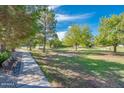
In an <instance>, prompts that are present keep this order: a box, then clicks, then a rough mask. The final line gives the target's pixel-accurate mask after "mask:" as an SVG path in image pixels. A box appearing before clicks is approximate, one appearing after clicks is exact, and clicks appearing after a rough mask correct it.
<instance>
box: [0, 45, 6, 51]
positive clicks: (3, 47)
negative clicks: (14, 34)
mask: <svg viewBox="0 0 124 93" xmlns="http://www.w3.org/2000/svg"><path fill="white" fill-rule="evenodd" d="M5 50H6V46H5V44H0V52H4V51H5Z"/></svg>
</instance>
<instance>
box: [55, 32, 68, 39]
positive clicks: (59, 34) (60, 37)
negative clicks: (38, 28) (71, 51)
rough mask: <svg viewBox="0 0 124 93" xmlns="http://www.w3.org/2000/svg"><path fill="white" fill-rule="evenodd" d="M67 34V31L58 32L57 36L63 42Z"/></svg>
mask: <svg viewBox="0 0 124 93" xmlns="http://www.w3.org/2000/svg"><path fill="white" fill-rule="evenodd" d="M65 33H66V31H61V32H57V35H58V37H59V39H60V40H62V39H63V38H64V36H65Z"/></svg>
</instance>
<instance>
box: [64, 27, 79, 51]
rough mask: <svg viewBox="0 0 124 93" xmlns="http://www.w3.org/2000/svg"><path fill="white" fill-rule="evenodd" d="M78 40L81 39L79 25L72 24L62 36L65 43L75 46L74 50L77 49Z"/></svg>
mask: <svg viewBox="0 0 124 93" xmlns="http://www.w3.org/2000/svg"><path fill="white" fill-rule="evenodd" d="M80 40H81V30H80V27H79V26H78V25H72V26H71V28H70V29H69V31H68V32H67V33H66V35H65V37H64V42H65V44H66V45H69V46H75V50H76V51H77V47H78V45H79V44H80Z"/></svg>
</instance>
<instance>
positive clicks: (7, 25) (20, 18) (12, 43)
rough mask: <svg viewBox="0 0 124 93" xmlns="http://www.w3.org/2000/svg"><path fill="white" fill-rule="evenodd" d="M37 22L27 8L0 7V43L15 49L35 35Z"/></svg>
mask: <svg viewBox="0 0 124 93" xmlns="http://www.w3.org/2000/svg"><path fill="white" fill-rule="evenodd" d="M35 27H36V24H35V21H34V20H33V18H32V16H31V14H29V13H28V12H27V11H26V7H25V6H0V43H1V44H2V45H4V46H6V48H9V49H10V48H15V47H18V46H19V45H21V44H22V43H24V42H25V41H26V40H27V39H28V38H29V37H30V36H32V35H34V34H35Z"/></svg>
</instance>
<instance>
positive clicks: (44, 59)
mask: <svg viewBox="0 0 124 93" xmlns="http://www.w3.org/2000/svg"><path fill="white" fill-rule="evenodd" d="M71 49H72V51H71ZM118 51H119V53H117V54H113V53H112V52H111V51H110V50H107V49H106V48H105V49H103V48H93V49H84V48H81V49H79V51H78V52H74V50H73V48H64V49H62V48H61V49H54V50H49V51H48V53H47V54H45V55H44V54H41V52H40V51H36V50H35V51H33V55H34V57H35V58H36V60H37V62H38V64H39V66H40V67H41V69H42V70H43V71H44V73H45V75H46V77H47V78H48V80H49V81H50V82H51V84H52V86H53V87H124V52H123V51H124V48H118ZM120 51H121V52H120Z"/></svg>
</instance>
